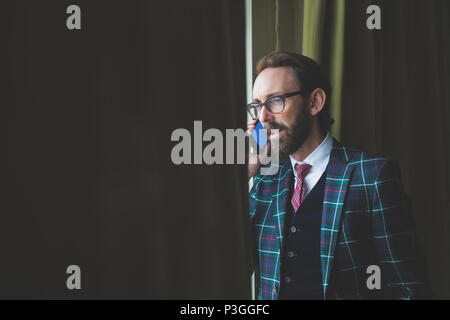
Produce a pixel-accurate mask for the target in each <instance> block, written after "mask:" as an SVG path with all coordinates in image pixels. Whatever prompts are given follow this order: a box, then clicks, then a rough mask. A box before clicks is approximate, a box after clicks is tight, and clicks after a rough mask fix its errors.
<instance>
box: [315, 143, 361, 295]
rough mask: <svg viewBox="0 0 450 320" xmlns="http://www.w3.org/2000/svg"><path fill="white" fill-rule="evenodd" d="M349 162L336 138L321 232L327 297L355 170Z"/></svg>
mask: <svg viewBox="0 0 450 320" xmlns="http://www.w3.org/2000/svg"><path fill="white" fill-rule="evenodd" d="M349 160H350V154H349V153H348V152H347V150H346V149H345V147H343V146H342V145H341V144H340V143H339V142H338V141H337V140H336V139H333V148H332V149H331V154H330V160H329V162H328V166H327V173H326V182H325V191H324V192H325V194H324V201H323V211H322V224H321V230H320V258H321V259H320V260H321V267H322V284H323V290H324V297H326V289H327V287H328V281H329V279H330V274H331V268H332V266H333V260H334V250H335V248H336V241H337V237H338V233H339V227H340V222H341V214H342V209H343V206H344V200H345V195H346V192H347V187H348V182H349V180H350V176H351V173H352V171H353V167H351V166H348V162H349Z"/></svg>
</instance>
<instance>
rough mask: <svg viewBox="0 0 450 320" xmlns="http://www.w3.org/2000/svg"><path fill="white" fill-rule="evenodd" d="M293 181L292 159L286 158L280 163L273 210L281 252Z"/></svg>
mask: <svg viewBox="0 0 450 320" xmlns="http://www.w3.org/2000/svg"><path fill="white" fill-rule="evenodd" d="M292 183H293V175H292V166H291V163H290V160H289V159H288V160H285V161H282V162H281V163H280V171H279V175H278V179H277V181H276V184H277V185H276V186H275V190H276V192H277V193H276V198H275V199H274V200H275V202H274V203H273V204H274V205H275V208H274V210H273V212H274V217H275V221H276V232H277V239H278V246H279V248H280V253H281V249H282V244H283V241H282V239H283V237H284V224H285V223H284V220H285V216H286V210H287V208H288V205H289V204H290V201H289V200H290V199H289V188H290V185H291V184H292Z"/></svg>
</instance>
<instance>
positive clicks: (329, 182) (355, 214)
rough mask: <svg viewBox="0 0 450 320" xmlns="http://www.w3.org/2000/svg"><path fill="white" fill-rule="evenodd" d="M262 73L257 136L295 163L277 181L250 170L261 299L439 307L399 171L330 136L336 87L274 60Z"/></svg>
mask: <svg viewBox="0 0 450 320" xmlns="http://www.w3.org/2000/svg"><path fill="white" fill-rule="evenodd" d="M257 73H258V75H257V78H256V80H255V83H254V87H253V101H252V102H251V103H249V104H248V106H247V109H248V112H249V113H250V114H251V115H252V117H253V118H254V121H252V122H251V123H249V125H248V128H249V129H250V130H253V129H254V128H255V125H256V123H257V121H260V122H261V124H262V125H263V127H264V128H265V129H267V130H268V132H269V143H268V144H267V147H266V148H268V149H269V148H270V145H271V144H272V145H274V143H273V141H274V139H277V142H278V145H279V149H280V152H281V154H283V155H285V159H284V160H282V161H280V162H279V168H278V169H279V170H278V172H277V173H276V174H266V175H264V174H262V173H261V172H262V170H261V168H262V166H261V165H259V164H257V163H258V161H253V162H250V163H254V164H249V177H253V187H252V189H251V191H250V216H251V221H252V228H253V230H252V231H253V242H254V257H253V262H254V268H255V271H256V275H257V277H256V278H257V281H256V283H257V287H258V289H257V290H258V298H259V299H271V300H275V299H291V300H292V299H428V298H431V289H430V286H429V284H428V277H427V274H426V266H425V262H424V257H423V255H422V253H421V249H420V247H419V245H418V242H417V239H416V235H415V226H414V221H413V217H412V209H411V202H410V200H409V198H408V196H407V195H406V193H405V191H404V188H403V185H402V182H401V177H400V169H399V165H398V162H397V161H395V160H392V159H388V158H385V157H379V156H373V155H369V154H367V153H364V152H361V151H358V150H354V149H350V148H347V147H344V146H343V145H341V144H340V143H339V142H338V141H337V140H336V139H334V138H333V137H332V136H331V135H330V132H329V131H330V126H331V124H332V120H331V117H330V97H331V86H330V84H329V80H328V78H327V77H326V75H325V74H324V72H323V71H322V69H321V68H320V66H319V65H318V64H317V63H316V62H315V61H314V60H312V59H310V58H308V57H306V56H303V55H299V54H293V53H288V52H273V53H270V54H268V55H267V56H265V57H264V58H262V59H261V60H260V62H259V63H258V66H257ZM274 129H277V130H274ZM271 141H272V143H271ZM250 156H253V157H254V156H255V155H250ZM259 163H260V162H259Z"/></svg>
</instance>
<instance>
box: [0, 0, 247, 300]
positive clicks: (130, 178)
mask: <svg viewBox="0 0 450 320" xmlns="http://www.w3.org/2000/svg"><path fill="white" fill-rule="evenodd" d="M70 4H73V1H66V0H48V1H31V0H30V1H1V4H0V11H1V12H2V13H4V14H3V15H2V19H0V33H1V36H2V37H1V39H2V50H1V53H0V55H1V57H0V70H1V75H0V88H1V90H2V93H1V94H0V101H1V113H2V114H1V116H0V119H1V120H2V125H1V128H2V130H4V132H3V133H2V138H3V139H5V141H4V143H2V146H3V147H4V149H3V153H2V157H1V158H2V165H1V174H0V176H1V184H2V187H4V189H2V193H1V195H2V198H1V201H0V212H1V218H0V220H1V221H0V253H1V262H0V298H4V299H10V298H31V299H48V298H53V299H55V298H56V299H72V298H73V299H78V298H84V299H86V298H114V299H118V298H123V299H130V298H134V299H148V298H152V299H162V298H172V299H248V298H250V275H251V273H250V266H249V252H248V249H247V244H248V241H247V238H248V236H249V230H247V225H248V188H247V177H246V168H245V166H244V165H241V166H238V165H211V166H207V165H190V166H188V165H186V166H176V165H174V164H173V163H172V162H171V156H170V155H171V149H172V147H173V146H174V145H175V144H176V143H175V142H171V141H170V137H171V133H172V132H173V130H175V129H177V128H186V129H188V130H189V131H190V132H191V134H193V123H194V121H195V120H201V121H203V130H206V129H208V128H218V129H221V131H222V132H225V129H226V128H230V129H233V128H245V125H246V113H245V110H244V108H243V106H245V103H246V97H245V20H244V18H245V16H244V14H245V8H244V2H243V1H228V0H221V1H207V0H194V1H166V0H161V1H144V0H142V1H119V0H102V1H87V0H78V1H76V4H77V5H79V6H80V7H81V10H82V29H81V30H80V31H68V30H67V28H66V24H65V23H66V17H67V15H66V8H67V7H68V6H69V5H70ZM71 264H76V265H79V266H80V267H81V275H82V278H81V286H82V288H81V290H80V291H76V290H75V291H69V290H68V289H67V288H66V278H67V277H68V275H67V274H66V268H67V266H68V265H71Z"/></svg>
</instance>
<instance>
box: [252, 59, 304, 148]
mask: <svg viewBox="0 0 450 320" xmlns="http://www.w3.org/2000/svg"><path fill="white" fill-rule="evenodd" d="M301 89H302V88H300V87H299V84H298V82H297V80H296V79H295V74H294V70H293V69H292V68H291V67H278V68H267V69H264V70H263V71H262V72H261V73H260V74H259V75H258V77H257V78H256V80H255V84H254V86H253V101H255V102H264V101H266V100H267V99H268V98H270V97H271V96H275V95H279V94H286V93H291V92H295V91H298V90H301ZM259 120H260V121H261V124H262V125H263V126H264V128H266V129H268V131H269V134H270V130H271V129H278V130H279V136H275V135H274V134H272V135H270V139H279V146H280V152H281V153H282V155H283V156H286V155H289V154H292V153H294V152H295V151H297V150H298V149H299V148H300V147H301V146H302V144H303V143H304V142H305V140H306V138H307V137H308V136H309V133H310V130H311V115H310V113H309V110H308V108H307V101H305V99H304V98H303V96H302V95H300V94H299V95H295V96H292V97H289V98H286V99H285V108H284V111H283V112H281V113H277V114H271V113H270V112H268V111H267V109H266V108H265V107H264V108H263V109H262V110H261V114H260V117H259Z"/></svg>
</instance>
